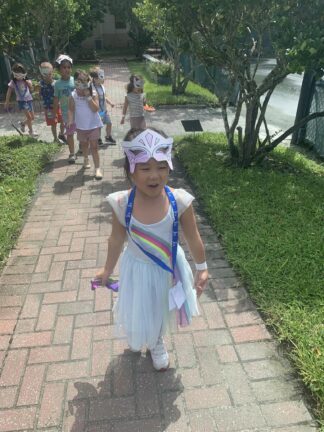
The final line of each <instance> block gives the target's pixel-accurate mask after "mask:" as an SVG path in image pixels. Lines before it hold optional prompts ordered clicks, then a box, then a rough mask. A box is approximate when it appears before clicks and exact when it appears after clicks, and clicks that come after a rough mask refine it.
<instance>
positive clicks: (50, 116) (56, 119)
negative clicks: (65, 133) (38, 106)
mask: <svg viewBox="0 0 324 432" xmlns="http://www.w3.org/2000/svg"><path fill="white" fill-rule="evenodd" d="M45 120H46V124H47V126H55V125H56V124H57V123H61V122H62V113H61V110H60V109H59V110H58V112H57V113H56V115H54V113H53V110H51V109H48V108H45Z"/></svg>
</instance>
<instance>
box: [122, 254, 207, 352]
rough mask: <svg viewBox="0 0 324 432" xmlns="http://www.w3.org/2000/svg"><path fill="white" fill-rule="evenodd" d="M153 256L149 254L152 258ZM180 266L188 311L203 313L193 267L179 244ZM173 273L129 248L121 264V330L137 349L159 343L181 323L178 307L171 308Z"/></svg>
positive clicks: (178, 260) (189, 314) (192, 313)
mask: <svg viewBox="0 0 324 432" xmlns="http://www.w3.org/2000/svg"><path fill="white" fill-rule="evenodd" d="M148 259H149V258H148ZM177 269H178V271H179V274H180V278H181V281H182V285H183V289H184V292H185V297H186V304H185V305H186V315H187V318H188V321H189V323H190V321H191V318H192V316H195V315H199V311H198V305H197V296H196V291H195V290H194V288H193V276H192V272H191V268H190V266H189V264H188V262H187V260H186V258H185V255H184V252H183V249H182V248H181V247H180V246H179V247H178V253H177ZM172 285H173V281H172V275H171V274H170V273H169V272H167V271H166V270H163V269H162V268H161V267H160V266H158V265H157V264H155V263H154V262H152V261H151V260H150V261H148V260H145V259H142V258H141V257H138V256H135V255H134V252H133V251H131V250H130V249H129V248H126V249H125V251H124V252H123V255H122V258H121V264H120V278H119V294H118V300H117V303H116V305H115V308H114V315H115V322H116V325H117V334H118V335H120V336H126V338H127V341H128V344H129V346H130V347H131V348H132V349H134V350H140V349H141V348H142V347H148V348H149V349H152V348H154V347H155V345H156V343H157V340H158V337H159V335H160V334H162V335H163V334H165V333H166V331H167V330H168V329H174V328H176V326H177V312H176V310H172V311H169V289H170V288H171V287H172Z"/></svg>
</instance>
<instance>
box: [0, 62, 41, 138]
mask: <svg viewBox="0 0 324 432" xmlns="http://www.w3.org/2000/svg"><path fill="white" fill-rule="evenodd" d="M11 71H12V73H11V81H10V82H9V84H8V91H7V95H6V100H5V104H4V108H5V110H8V108H9V102H10V97H11V94H12V91H14V92H15V94H16V100H17V102H18V108H19V110H20V111H23V112H24V114H25V120H23V121H22V122H20V129H21V131H22V132H23V133H24V132H25V129H26V125H27V127H28V130H29V135H30V136H32V137H37V136H38V134H37V133H36V132H34V130H33V121H34V119H35V116H34V109H33V97H32V95H31V92H32V90H33V85H32V82H31V81H30V80H29V79H28V77H27V72H26V69H25V67H24V66H23V65H22V64H21V63H15V64H14V65H13V66H12V68H11Z"/></svg>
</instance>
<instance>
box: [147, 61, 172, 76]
mask: <svg viewBox="0 0 324 432" xmlns="http://www.w3.org/2000/svg"><path fill="white" fill-rule="evenodd" d="M149 68H150V72H151V73H152V74H156V75H158V76H161V77H171V73H172V64H171V63H169V62H160V63H150V64H149Z"/></svg>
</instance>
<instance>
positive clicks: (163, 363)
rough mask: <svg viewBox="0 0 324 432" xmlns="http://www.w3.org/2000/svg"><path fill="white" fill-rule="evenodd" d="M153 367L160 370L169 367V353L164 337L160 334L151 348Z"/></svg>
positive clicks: (162, 370)
mask: <svg viewBox="0 0 324 432" xmlns="http://www.w3.org/2000/svg"><path fill="white" fill-rule="evenodd" d="M151 357H152V362H153V367H154V369H155V370H157V371H159V372H164V371H166V370H167V369H168V367H169V354H168V351H167V350H166V348H165V345H164V341H163V337H162V336H160V337H159V339H158V341H157V344H156V345H155V347H154V348H153V349H152V350H151Z"/></svg>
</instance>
